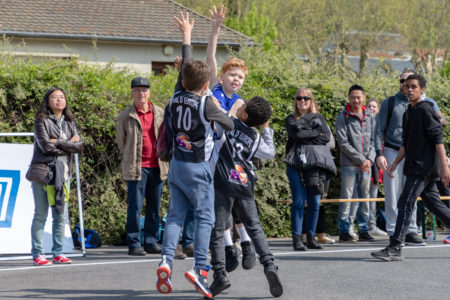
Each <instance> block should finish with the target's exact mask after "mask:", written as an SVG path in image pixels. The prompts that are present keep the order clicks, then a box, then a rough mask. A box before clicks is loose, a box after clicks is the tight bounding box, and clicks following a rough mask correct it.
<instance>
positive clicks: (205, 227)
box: [161, 158, 214, 268]
mask: <svg viewBox="0 0 450 300" xmlns="http://www.w3.org/2000/svg"><path fill="white" fill-rule="evenodd" d="M169 188H170V201H169V209H168V212H167V220H166V228H165V230H164V239H163V244H162V252H161V254H162V255H163V256H165V257H166V261H167V262H168V263H169V264H172V261H173V257H174V255H175V248H176V247H177V244H178V239H179V235H180V230H181V227H182V226H183V224H184V220H185V218H186V213H187V211H188V209H189V205H190V204H191V205H192V206H193V207H194V220H195V234H194V264H195V266H197V267H199V268H203V267H204V266H205V265H206V264H207V262H208V246H209V240H210V237H211V230H212V228H213V226H214V182H213V177H212V175H211V167H210V165H209V162H201V163H190V162H184V161H179V160H177V159H175V158H173V159H172V160H171V161H170V168H169Z"/></svg>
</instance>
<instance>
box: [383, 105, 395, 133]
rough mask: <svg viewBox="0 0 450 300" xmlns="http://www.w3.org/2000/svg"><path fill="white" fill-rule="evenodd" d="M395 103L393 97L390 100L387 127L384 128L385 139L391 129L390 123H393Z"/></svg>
mask: <svg viewBox="0 0 450 300" xmlns="http://www.w3.org/2000/svg"><path fill="white" fill-rule="evenodd" d="M394 102H395V96H391V97H389V98H388V114H387V118H386V127H384V132H383V138H384V137H385V136H386V132H387V129H388V127H389V123H390V122H391V117H392V111H393V110H394Z"/></svg>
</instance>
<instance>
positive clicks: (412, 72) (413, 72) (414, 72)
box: [400, 70, 417, 77]
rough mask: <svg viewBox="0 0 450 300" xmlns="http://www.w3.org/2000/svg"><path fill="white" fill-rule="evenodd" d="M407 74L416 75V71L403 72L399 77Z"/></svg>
mask: <svg viewBox="0 0 450 300" xmlns="http://www.w3.org/2000/svg"><path fill="white" fill-rule="evenodd" d="M408 73H411V74H417V73H416V71H414V70H404V71H403V72H402V74H400V77H402V76H403V75H404V74H408Z"/></svg>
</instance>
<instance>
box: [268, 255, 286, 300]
mask: <svg viewBox="0 0 450 300" xmlns="http://www.w3.org/2000/svg"><path fill="white" fill-rule="evenodd" d="M264 274H266V278H267V281H268V282H269V289H270V293H271V294H272V296H274V297H280V296H281V295H282V294H283V286H282V285H281V281H280V277H279V276H278V267H276V266H275V265H274V263H273V262H272V261H270V262H268V263H265V264H264Z"/></svg>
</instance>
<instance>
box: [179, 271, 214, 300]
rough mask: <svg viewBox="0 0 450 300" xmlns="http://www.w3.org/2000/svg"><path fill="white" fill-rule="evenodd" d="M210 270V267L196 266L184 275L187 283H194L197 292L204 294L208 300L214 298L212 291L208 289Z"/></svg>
mask: <svg viewBox="0 0 450 300" xmlns="http://www.w3.org/2000/svg"><path fill="white" fill-rule="evenodd" d="M210 268H211V267H210V266H205V268H199V267H197V266H195V267H193V268H192V269H190V270H189V271H187V272H185V273H184V277H185V278H186V279H187V281H189V282H190V283H192V285H193V286H194V287H195V289H196V290H197V292H199V293H200V294H202V295H203V296H204V297H205V298H207V299H211V298H212V297H213V295H212V293H211V290H210V289H209V287H208V271H209V269H210Z"/></svg>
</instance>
